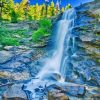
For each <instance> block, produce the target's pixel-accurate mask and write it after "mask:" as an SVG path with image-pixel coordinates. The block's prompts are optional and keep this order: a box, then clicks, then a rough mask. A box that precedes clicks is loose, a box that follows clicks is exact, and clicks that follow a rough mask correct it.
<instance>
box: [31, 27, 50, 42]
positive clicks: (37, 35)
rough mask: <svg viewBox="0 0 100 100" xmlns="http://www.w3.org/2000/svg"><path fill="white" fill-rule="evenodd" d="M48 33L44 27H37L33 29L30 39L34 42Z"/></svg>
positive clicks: (39, 40)
mask: <svg viewBox="0 0 100 100" xmlns="http://www.w3.org/2000/svg"><path fill="white" fill-rule="evenodd" d="M49 35H50V34H49V33H47V31H46V29H45V28H39V29H38V30H37V31H35V32H34V33H33V34H32V39H33V41H34V42H36V43H37V42H41V40H42V39H43V38H44V37H46V36H49Z"/></svg>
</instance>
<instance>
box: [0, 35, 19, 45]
mask: <svg viewBox="0 0 100 100" xmlns="http://www.w3.org/2000/svg"><path fill="white" fill-rule="evenodd" d="M0 43H1V44H2V45H13V46H17V45H19V42H18V41H17V39H15V38H11V37H3V36H2V37H1V38H0Z"/></svg>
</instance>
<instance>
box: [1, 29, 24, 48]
mask: <svg viewBox="0 0 100 100" xmlns="http://www.w3.org/2000/svg"><path fill="white" fill-rule="evenodd" d="M25 32H26V30H8V29H6V28H0V44H1V45H10V46H12V45H13V46H14V45H19V40H20V39H21V38H23V37H26V36H25ZM16 35H18V36H19V37H16Z"/></svg>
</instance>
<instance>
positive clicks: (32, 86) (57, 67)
mask: <svg viewBox="0 0 100 100" xmlns="http://www.w3.org/2000/svg"><path fill="white" fill-rule="evenodd" d="M75 18H76V12H75V9H69V10H67V11H65V12H64V14H63V16H62V19H61V20H60V21H59V22H58V23H57V28H56V36H57V37H56V38H55V40H56V43H55V49H54V52H53V55H52V56H51V57H48V58H47V60H46V61H45V64H44V66H43V68H42V70H41V71H40V72H39V73H38V75H36V78H38V79H36V80H35V79H33V80H31V82H29V83H28V84H27V85H26V86H25V87H26V88H25V89H24V90H25V91H31V98H35V99H31V100H44V99H36V94H37V98H39V97H40V96H41V95H44V94H43V91H42V90H43V89H44V88H45V86H46V84H47V82H49V84H50V81H51V82H52V80H51V79H50V78H47V77H48V75H51V76H52V75H56V76H55V77H58V76H61V79H60V80H59V82H62V81H64V78H65V76H66V73H67V72H68V71H67V69H68V67H66V66H65V65H66V63H67V66H69V65H70V63H69V62H70V53H69V52H70V51H72V54H74V52H75V50H74V49H75V37H73V36H72V34H71V32H72V29H73V27H74V19H75ZM65 41H66V42H67V43H66V45H64V42H65ZM65 47H66V49H64V48H65ZM64 52H66V55H65V57H64V59H63V56H64ZM69 72H70V71H69ZM55 73H56V74H55ZM37 88H40V91H39V92H40V93H36V89H37ZM41 88H42V89H41ZM41 91H42V92H41ZM38 96H39V97H38Z"/></svg>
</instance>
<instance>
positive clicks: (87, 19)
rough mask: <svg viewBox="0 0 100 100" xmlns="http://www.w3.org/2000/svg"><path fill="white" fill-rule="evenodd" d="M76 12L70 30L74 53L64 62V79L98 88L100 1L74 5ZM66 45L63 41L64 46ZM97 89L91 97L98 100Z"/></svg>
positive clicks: (99, 80)
mask: <svg viewBox="0 0 100 100" xmlns="http://www.w3.org/2000/svg"><path fill="white" fill-rule="evenodd" d="M76 13H77V18H76V20H75V27H74V29H73V32H72V36H74V37H76V39H75V41H76V43H75V45H76V48H75V49H76V50H75V51H76V53H75V54H74V55H73V56H72V57H71V61H70V62H69V64H66V66H67V67H66V68H67V72H66V81H67V82H72V83H76V84H81V85H84V84H85V85H87V86H93V87H97V88H98V89H99V86H100V2H90V3H86V4H84V5H81V6H79V7H76ZM66 39H67V37H66ZM66 45H67V44H66V41H65V47H66ZM65 54H66V52H65ZM98 89H96V90H95V92H93V94H95V96H96V95H97V97H95V96H94V98H93V97H91V99H93V100H99V98H100V95H99V91H98ZM93 94H92V96H93ZM88 96H89V95H88ZM88 96H87V97H86V98H88ZM89 98H90V97H89ZM87 100H88V99H87Z"/></svg>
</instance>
